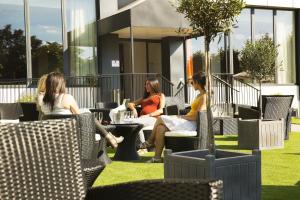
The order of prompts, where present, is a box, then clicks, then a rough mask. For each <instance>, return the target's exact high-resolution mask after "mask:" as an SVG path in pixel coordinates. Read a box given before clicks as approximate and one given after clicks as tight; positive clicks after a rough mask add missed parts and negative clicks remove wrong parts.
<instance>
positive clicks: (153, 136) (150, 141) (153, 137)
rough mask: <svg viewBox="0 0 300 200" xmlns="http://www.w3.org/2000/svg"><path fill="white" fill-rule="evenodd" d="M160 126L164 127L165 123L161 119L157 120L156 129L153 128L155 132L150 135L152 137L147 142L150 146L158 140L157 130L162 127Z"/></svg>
mask: <svg viewBox="0 0 300 200" xmlns="http://www.w3.org/2000/svg"><path fill="white" fill-rule="evenodd" d="M160 125H163V126H165V125H164V121H163V120H162V119H161V118H160V117H159V118H157V120H156V122H155V124H154V127H153V130H152V133H151V135H150V137H149V138H148V140H147V142H148V143H149V144H154V141H155V140H156V139H155V138H156V134H157V128H158V127H159V126H160Z"/></svg>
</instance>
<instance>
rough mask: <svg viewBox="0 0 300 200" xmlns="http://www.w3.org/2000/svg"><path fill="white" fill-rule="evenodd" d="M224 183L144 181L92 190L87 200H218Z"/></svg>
mask: <svg viewBox="0 0 300 200" xmlns="http://www.w3.org/2000/svg"><path fill="white" fill-rule="evenodd" d="M222 187H223V184H222V181H207V180H202V181H196V180H180V181H179V180H173V181H171V180H143V181H135V182H128V183H121V184H116V185H109V186H103V187H97V188H92V189H91V190H89V191H88V193H87V198H86V199H87V200H96V199H99V197H107V198H108V199H109V200H166V199H170V200H196V199H197V200H202V199H203V200H204V199H205V200H208V199H211V200H218V199H222Z"/></svg>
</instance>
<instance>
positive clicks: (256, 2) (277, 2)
mask: <svg viewBox="0 0 300 200" xmlns="http://www.w3.org/2000/svg"><path fill="white" fill-rule="evenodd" d="M246 4H247V5H252V6H269V7H285V8H300V1H299V0H246Z"/></svg>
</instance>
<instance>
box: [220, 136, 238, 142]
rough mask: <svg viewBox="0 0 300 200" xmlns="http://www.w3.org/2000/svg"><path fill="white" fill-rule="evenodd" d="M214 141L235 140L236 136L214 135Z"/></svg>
mask: <svg viewBox="0 0 300 200" xmlns="http://www.w3.org/2000/svg"><path fill="white" fill-rule="evenodd" d="M215 140H216V141H237V136H227V137H216V138H215Z"/></svg>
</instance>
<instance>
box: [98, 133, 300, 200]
mask: <svg viewBox="0 0 300 200" xmlns="http://www.w3.org/2000/svg"><path fill="white" fill-rule="evenodd" d="M216 144H217V148H219V149H226V150H230V151H238V152H247V153H250V151H249V150H238V149H237V147H238V146H237V137H236V136H216ZM299 144H300V133H299V132H292V133H291V134H290V139H289V140H287V141H285V144H284V145H285V146H284V149H277V150H263V151H262V199H263V200H282V199H289V200H298V199H299V197H300V173H299V171H300V165H299V164H298V163H300V146H299ZM113 155H114V151H113V150H110V151H109V156H110V157H112V156H113ZM151 156H153V153H152V152H150V153H146V154H144V155H142V156H141V158H142V159H141V160H140V161H137V162H119V161H113V162H112V163H111V164H110V165H107V166H106V168H105V169H104V171H103V172H102V173H101V175H100V176H99V177H98V178H97V180H96V181H95V183H94V185H93V186H100V185H110V184H114V183H121V182H128V181H133V180H142V179H158V178H163V173H164V172H163V163H161V164H149V163H145V161H146V160H148V159H149V158H150V157H151Z"/></svg>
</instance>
